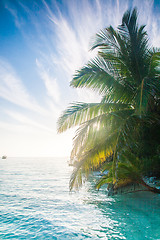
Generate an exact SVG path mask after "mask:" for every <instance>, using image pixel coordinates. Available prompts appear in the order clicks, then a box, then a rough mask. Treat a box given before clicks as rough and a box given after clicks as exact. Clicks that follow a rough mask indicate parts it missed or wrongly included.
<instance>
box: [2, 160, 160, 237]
mask: <svg viewBox="0 0 160 240" xmlns="http://www.w3.org/2000/svg"><path fill="white" fill-rule="evenodd" d="M67 160H68V159H67V158H7V159H1V160H0V239H16V240H19V239H27V240H29V239H37V240H41V239H44V240H47V239H60V240H63V239H67V240H70V239H74V240H76V239H93V240H94V239H113V240H116V239H127V240H144V239H154V240H158V239H160V195H158V194H154V193H150V192H139V193H130V194H124V195H119V196H114V197H111V196H109V197H108V196H107V191H106V187H105V186H104V187H103V188H102V189H101V190H100V191H97V190H95V188H94V184H95V183H94V180H95V178H96V176H91V177H90V179H89V181H88V182H86V183H85V184H84V186H83V187H82V188H81V189H80V190H79V191H73V192H72V193H70V192H69V178H70V174H71V172H72V167H69V166H68V164H67Z"/></svg>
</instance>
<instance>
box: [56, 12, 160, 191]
mask: <svg viewBox="0 0 160 240" xmlns="http://www.w3.org/2000/svg"><path fill="white" fill-rule="evenodd" d="M95 48H96V49H98V54H97V56H96V57H95V58H94V59H92V60H90V61H89V62H88V64H86V65H85V66H84V67H82V68H81V69H80V70H78V71H77V72H76V74H75V76H74V77H73V80H72V81H71V84H70V85H71V86H72V87H75V88H84V87H85V88H89V89H92V90H93V91H96V92H98V93H99V94H100V95H101V96H102V100H101V102H100V103H74V104H72V105H71V106H70V107H69V108H68V109H67V110H65V111H64V112H63V114H62V115H61V117H60V118H59V121H58V132H63V131H65V130H67V129H69V128H71V127H73V126H79V128H78V129H77V131H76V135H75V137H74V145H73V150H72V153H71V163H72V164H73V165H74V170H73V173H72V176H71V179H70V189H72V188H73V186H74V185H76V186H80V185H81V184H82V182H83V179H82V178H83V177H87V176H88V174H89V172H90V171H93V170H95V169H98V168H100V167H102V168H103V169H105V166H109V165H110V168H109V172H108V174H107V175H104V176H103V177H102V178H101V179H100V180H99V182H98V183H97V185H96V186H97V188H98V189H99V187H100V186H102V185H103V184H105V183H107V184H108V183H109V185H108V186H110V184H111V183H112V184H118V183H120V182H123V180H124V179H127V180H132V181H138V180H139V181H141V179H142V177H143V176H144V175H146V174H149V172H148V169H147V168H146V171H145V167H144V165H145V164H144V163H145V160H144V159H147V158H148V157H149V158H152V157H153V156H154V157H155V156H157V151H158V150H157V149H158V148H159V146H160V141H159V140H160V139H159V136H160V135H159V134H158V133H159V132H160V104H159V103H160V97H159V96H160V65H159V63H160V52H159V50H156V49H154V48H151V47H149V41H148V36H147V33H146V31H145V26H144V25H143V26H140V27H139V26H138V23H137V9H136V8H134V9H133V10H132V11H131V10H130V11H127V12H125V13H124V15H123V18H122V24H121V25H120V26H118V28H117V29H116V30H115V29H114V28H113V27H112V26H110V27H108V28H105V29H104V30H101V31H100V32H99V33H98V34H96V37H95V40H94V42H93V43H92V47H91V50H94V49H95ZM152 138H153V139H152ZM147 139H148V140H149V141H151V142H152V143H151V145H150V143H149V141H147ZM148 146H150V149H149V148H148ZM152 147H153V148H154V151H152ZM147 148H148V149H149V153H148V157H147V156H146V151H147V150H146V149H147ZM124 159H125V160H124ZM156 161H157V160H156ZM108 164H109V165H108ZM152 164H153V165H154V161H153V163H152ZM159 173H160V172H159ZM159 173H158V174H159Z"/></svg>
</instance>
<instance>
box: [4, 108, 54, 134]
mask: <svg viewBox="0 0 160 240" xmlns="http://www.w3.org/2000/svg"><path fill="white" fill-rule="evenodd" d="M6 113H7V114H8V115H9V116H10V117H12V118H13V119H15V120H16V121H18V122H20V123H21V124H23V125H26V126H31V127H34V128H38V129H40V130H41V131H42V130H43V131H47V132H49V133H51V134H52V133H55V132H56V131H55V130H53V129H52V128H50V127H48V126H46V125H44V124H41V123H39V122H40V119H39V122H38V121H35V120H32V118H31V117H28V116H26V115H24V114H21V113H19V112H13V111H7V110H6Z"/></svg>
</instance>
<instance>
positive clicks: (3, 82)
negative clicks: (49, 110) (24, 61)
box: [0, 59, 46, 114]
mask: <svg viewBox="0 0 160 240" xmlns="http://www.w3.org/2000/svg"><path fill="white" fill-rule="evenodd" d="M0 97H1V98H3V99H6V100H7V101H9V102H11V103H13V104H16V105H18V106H21V107H23V108H27V109H29V110H32V111H35V112H39V113H41V114H45V113H46V110H45V109H43V108H42V107H41V106H39V104H38V103H37V102H36V100H35V99H34V97H32V96H30V94H29V93H28V91H27V89H26V87H25V86H24V84H23V83H22V81H21V80H20V78H19V77H18V76H17V75H16V73H15V71H14V69H13V68H12V67H11V65H10V64H9V63H8V62H6V61H4V60H1V59H0Z"/></svg>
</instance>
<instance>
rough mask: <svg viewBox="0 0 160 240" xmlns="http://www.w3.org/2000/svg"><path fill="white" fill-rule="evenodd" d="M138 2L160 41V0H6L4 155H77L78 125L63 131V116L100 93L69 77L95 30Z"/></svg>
mask: <svg viewBox="0 0 160 240" xmlns="http://www.w3.org/2000/svg"><path fill="white" fill-rule="evenodd" d="M135 6H136V7H137V8H138V20H139V24H146V30H147V32H148V35H149V39H150V45H152V46H154V47H160V30H159V29H160V17H159V16H160V0H141V1H139V0H0V113H1V114H0V156H2V155H7V156H10V157H65V156H69V155H70V151H71V149H72V138H73V137H74V132H75V129H71V130H68V131H67V132H65V133H62V134H57V120H58V118H59V116H60V115H61V113H62V112H63V111H64V110H65V109H66V108H67V107H68V106H69V104H70V103H72V102H84V101H85V102H98V101H99V100H100V96H98V95H97V94H96V93H93V92H91V91H88V90H85V89H74V88H71V87H70V86H69V83H70V81H71V80H72V77H73V75H74V73H75V71H76V70H78V69H80V68H81V67H82V66H83V65H84V64H85V63H87V61H88V60H89V59H90V58H92V57H94V56H95V54H96V52H94V51H93V52H91V51H89V49H90V46H91V41H92V39H93V38H94V36H95V34H96V33H97V32H98V31H100V30H101V29H103V28H105V27H108V26H110V25H112V26H113V27H117V26H118V25H119V24H121V19H122V15H123V13H124V12H125V11H126V10H127V9H129V8H133V7H135Z"/></svg>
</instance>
